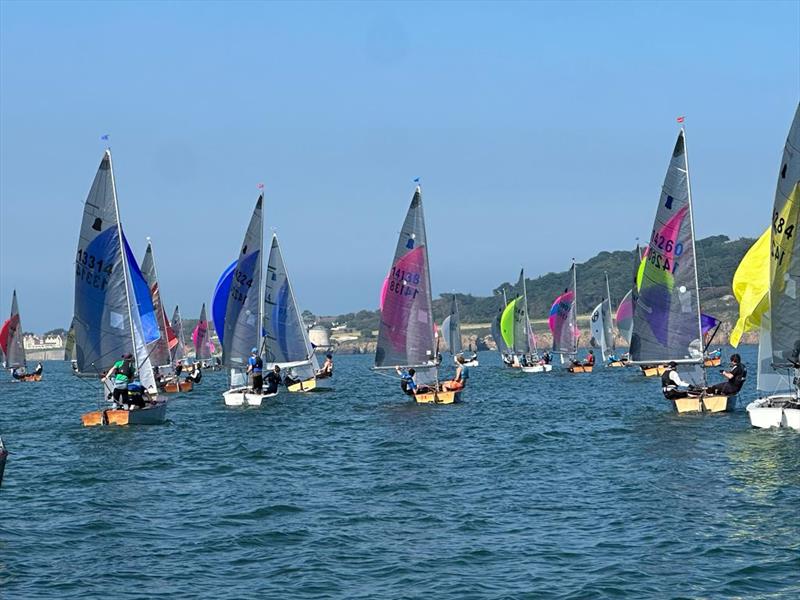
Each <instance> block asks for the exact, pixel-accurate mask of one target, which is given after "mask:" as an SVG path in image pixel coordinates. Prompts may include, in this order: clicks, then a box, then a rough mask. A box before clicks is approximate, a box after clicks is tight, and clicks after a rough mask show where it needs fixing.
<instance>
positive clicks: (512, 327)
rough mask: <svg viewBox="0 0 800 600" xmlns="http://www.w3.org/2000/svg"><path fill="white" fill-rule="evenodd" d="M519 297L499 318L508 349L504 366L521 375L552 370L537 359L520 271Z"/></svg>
mask: <svg viewBox="0 0 800 600" xmlns="http://www.w3.org/2000/svg"><path fill="white" fill-rule="evenodd" d="M517 287H518V289H519V295H518V296H517V297H516V298H514V299H513V300H512V301H511V302H509V303H508V304H507V305H506V307H505V309H504V310H503V313H502V315H501V316H500V335H501V336H502V337H503V342H504V343H505V345H506V346H507V347H508V349H509V351H508V354H507V356H508V357H509V358H510V360H509V361H508V362H506V364H507V365H508V366H510V367H512V368H518V369H520V370H521V371H522V372H523V373H544V372H548V371H552V370H553V365H550V364H545V362H544V361H543V360H540V359H539V352H538V348H536V338H535V337H534V335H533V330H532V328H531V320H530V318H529V316H528V288H527V284H526V281H525V271H524V269H520V272H519V282H518V284H517Z"/></svg>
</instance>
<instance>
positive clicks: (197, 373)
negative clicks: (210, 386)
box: [186, 363, 203, 383]
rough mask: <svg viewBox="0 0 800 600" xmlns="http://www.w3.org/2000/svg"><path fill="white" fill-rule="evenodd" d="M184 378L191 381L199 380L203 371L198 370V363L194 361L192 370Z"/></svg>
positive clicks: (196, 381)
mask: <svg viewBox="0 0 800 600" xmlns="http://www.w3.org/2000/svg"><path fill="white" fill-rule="evenodd" d="M186 379H187V381H191V382H192V383H200V380H201V379H203V373H202V372H201V371H200V365H199V363H194V365H193V366H192V372H191V374H190V375H189V376H188V377H187V378H186Z"/></svg>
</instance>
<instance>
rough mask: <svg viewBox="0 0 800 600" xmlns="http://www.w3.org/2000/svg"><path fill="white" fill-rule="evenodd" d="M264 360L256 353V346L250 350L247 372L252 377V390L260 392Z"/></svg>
mask: <svg viewBox="0 0 800 600" xmlns="http://www.w3.org/2000/svg"><path fill="white" fill-rule="evenodd" d="M263 370H264V361H263V360H261V357H260V356H259V355H258V348H253V349H252V350H251V351H250V358H248V359H247V374H248V375H252V377H253V391H254V392H255V393H256V394H260V393H261V390H262V389H263V388H264V376H263V374H262V371H263Z"/></svg>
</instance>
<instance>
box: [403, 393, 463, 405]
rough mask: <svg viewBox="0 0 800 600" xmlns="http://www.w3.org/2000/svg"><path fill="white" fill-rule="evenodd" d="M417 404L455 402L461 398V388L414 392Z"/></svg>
mask: <svg viewBox="0 0 800 600" xmlns="http://www.w3.org/2000/svg"><path fill="white" fill-rule="evenodd" d="M414 400H416V402H417V404H455V403H456V402H459V401H460V400H461V390H457V391H439V392H426V393H424V394H422V393H418V394H414Z"/></svg>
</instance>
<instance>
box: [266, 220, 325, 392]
mask: <svg viewBox="0 0 800 600" xmlns="http://www.w3.org/2000/svg"><path fill="white" fill-rule="evenodd" d="M263 325H264V336H265V340H264V346H265V351H266V360H267V363H269V364H270V365H275V364H277V365H279V366H281V367H282V368H283V367H287V366H289V365H292V366H291V368H292V370H293V371H294V377H299V378H301V379H303V380H305V379H309V378H311V377H313V376H314V372H315V371H316V370H317V369H318V368H319V365H318V364H317V363H316V356H315V355H314V349H313V348H312V346H311V342H310V341H309V339H308V335H307V333H306V328H305V324H304V323H303V318H302V314H301V313H300V309H299V307H298V305H297V300H296V298H295V295H294V291H293V289H292V284H291V281H290V280H289V273H288V272H287V270H286V264H285V263H284V260H283V254H282V252H281V247H280V243H279V242H278V236H277V235H275V234H273V236H272V245H271V247H270V251H269V259H268V261H267V274H266V283H265V286H264V313H263Z"/></svg>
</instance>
